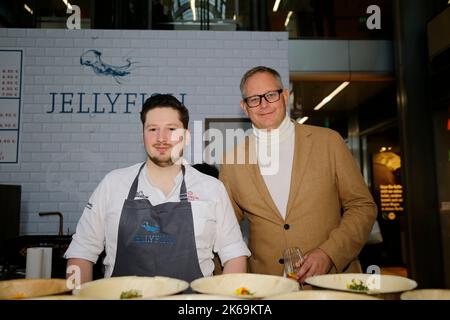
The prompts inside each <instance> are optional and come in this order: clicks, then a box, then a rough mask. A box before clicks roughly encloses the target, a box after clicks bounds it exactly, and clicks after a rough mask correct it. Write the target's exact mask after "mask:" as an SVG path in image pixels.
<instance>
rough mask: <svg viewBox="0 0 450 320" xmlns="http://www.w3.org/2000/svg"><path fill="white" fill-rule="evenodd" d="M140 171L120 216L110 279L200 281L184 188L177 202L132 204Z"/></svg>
mask: <svg viewBox="0 0 450 320" xmlns="http://www.w3.org/2000/svg"><path fill="white" fill-rule="evenodd" d="M144 165H145V162H144V164H143V165H142V166H141V168H140V169H139V172H138V174H137V176H136V178H135V179H134V181H133V184H132V185H131V188H130V192H129V193H128V198H127V199H126V200H125V202H124V205H123V207H122V213H121V216H120V224H119V233H118V237H117V252H116V261H115V264H114V270H113V273H112V276H113V277H117V276H126V275H136V276H166V277H171V278H176V279H181V280H185V281H188V282H191V281H192V280H194V279H197V278H200V277H203V274H202V272H201V270H200V265H199V262H198V256H197V249H196V245H195V236H194V222H193V218H192V208H191V204H190V202H188V200H187V194H186V184H185V182H184V175H185V168H184V166H181V170H182V172H183V182H182V183H181V189H180V202H166V203H161V204H159V205H157V206H153V205H152V204H151V203H150V201H149V200H148V199H138V200H134V198H135V195H136V191H137V187H138V179H139V174H140V173H141V170H142V168H143V167H144Z"/></svg>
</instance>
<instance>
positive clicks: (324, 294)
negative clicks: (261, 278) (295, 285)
mask: <svg viewBox="0 0 450 320" xmlns="http://www.w3.org/2000/svg"><path fill="white" fill-rule="evenodd" d="M265 300H380V299H378V298H375V297H371V296H368V295H366V294H356V293H349V292H339V291H331V290H304V291H297V292H290V293H283V294H279V295H276V296H270V297H268V298H265Z"/></svg>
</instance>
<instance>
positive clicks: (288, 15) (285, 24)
mask: <svg viewBox="0 0 450 320" xmlns="http://www.w3.org/2000/svg"><path fill="white" fill-rule="evenodd" d="M291 16H292V11H289V13H288V14H287V17H286V21H285V22H284V26H285V27H287V25H288V24H289V19H291Z"/></svg>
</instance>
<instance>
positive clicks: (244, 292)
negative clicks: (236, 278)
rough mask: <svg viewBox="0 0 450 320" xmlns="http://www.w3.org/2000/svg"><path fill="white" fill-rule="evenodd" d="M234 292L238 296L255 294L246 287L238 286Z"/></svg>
mask: <svg viewBox="0 0 450 320" xmlns="http://www.w3.org/2000/svg"><path fill="white" fill-rule="evenodd" d="M234 293H236V294H237V295H238V296H252V295H254V294H255V293H254V292H250V290H248V289H247V288H245V287H240V288H237V289H236V291H234Z"/></svg>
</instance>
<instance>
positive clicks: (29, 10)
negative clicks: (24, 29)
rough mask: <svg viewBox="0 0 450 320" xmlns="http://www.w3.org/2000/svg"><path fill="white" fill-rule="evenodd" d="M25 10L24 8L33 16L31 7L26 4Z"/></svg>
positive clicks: (24, 5)
mask: <svg viewBox="0 0 450 320" xmlns="http://www.w3.org/2000/svg"><path fill="white" fill-rule="evenodd" d="M23 8H24V9H25V10H27V11H28V12H29V13H30V14H33V10H31V8H30V7H29V6H27V4H26V3H24V4H23Z"/></svg>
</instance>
